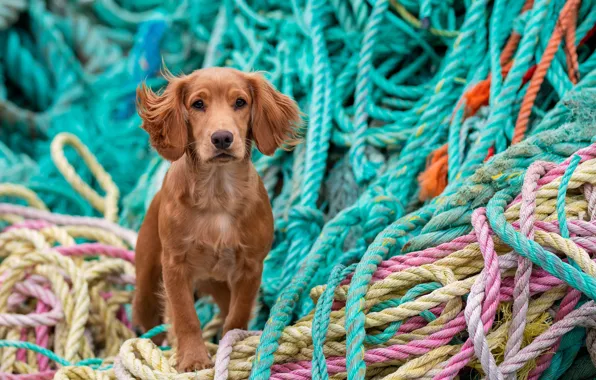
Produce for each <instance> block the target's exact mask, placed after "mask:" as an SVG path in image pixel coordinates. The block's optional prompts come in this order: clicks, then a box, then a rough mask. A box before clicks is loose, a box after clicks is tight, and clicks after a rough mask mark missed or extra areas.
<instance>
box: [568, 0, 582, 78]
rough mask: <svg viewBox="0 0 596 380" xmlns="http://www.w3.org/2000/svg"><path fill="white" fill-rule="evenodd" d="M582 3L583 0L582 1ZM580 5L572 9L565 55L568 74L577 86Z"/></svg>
mask: <svg viewBox="0 0 596 380" xmlns="http://www.w3.org/2000/svg"><path fill="white" fill-rule="evenodd" d="M580 3H581V0H580ZM578 10H579V4H578V5H577V6H575V7H573V8H572V9H571V15H570V16H569V18H570V20H569V21H568V23H567V27H566V28H565V47H566V49H565V53H566V57H567V72H568V73H569V79H571V83H573V84H577V82H578V79H579V78H578V77H579V62H578V59H577V47H576V46H575V38H576V36H575V27H576V23H577V12H578Z"/></svg>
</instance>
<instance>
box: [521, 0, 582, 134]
mask: <svg viewBox="0 0 596 380" xmlns="http://www.w3.org/2000/svg"><path fill="white" fill-rule="evenodd" d="M579 4H580V0H568V1H567V2H566V3H565V6H563V9H562V10H561V13H560V14H559V19H558V20H557V25H556V26H555V30H554V31H553V33H552V35H551V38H550V40H549V41H548V45H547V46H546V50H545V51H544V54H543V55H542V58H541V59H540V63H539V64H538V66H537V67H536V71H535V73H534V75H533V76H532V79H531V81H530V86H529V87H528V91H527V92H526V94H525V96H524V100H523V102H522V106H521V109H520V111H519V115H518V117H517V122H516V123H515V129H514V131H513V139H512V140H511V144H512V145H513V144H517V143H518V142H520V141H521V140H522V139H523V138H524V135H525V133H526V130H527V129H528V122H529V120H530V114H531V113H532V107H533V106H534V101H535V100H536V96H538V91H540V86H541V85H542V82H543V81H544V77H545V76H546V72H547V71H548V68H549V67H550V64H551V62H552V60H553V58H554V57H555V54H556V52H557V50H558V49H559V44H560V43H561V40H562V39H563V30H566V29H567V28H569V25H570V24H571V23H574V22H575V19H574V14H575V15H576V16H575V17H577V7H578V6H579ZM574 10H575V11H574ZM573 41H574V42H573V43H572V45H574V46H575V32H573ZM573 52H574V53H575V61H573V60H572V64H573V62H575V64H577V52H576V51H575V50H574V51H573Z"/></svg>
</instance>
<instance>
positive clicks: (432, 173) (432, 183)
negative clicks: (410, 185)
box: [418, 144, 448, 202]
mask: <svg viewBox="0 0 596 380" xmlns="http://www.w3.org/2000/svg"><path fill="white" fill-rule="evenodd" d="M447 159H448V156H447V144H444V145H443V146H441V147H440V148H439V149H437V150H435V151H434V152H432V153H431V159H430V163H429V164H428V165H427V167H426V170H425V171H423V172H422V173H420V175H419V176H418V182H419V183H420V194H419V195H418V197H419V198H420V200H421V201H423V202H424V201H425V200H427V199H431V198H434V197H436V196H437V195H439V194H441V193H442V192H443V190H445V187H447V168H448V166H447Z"/></svg>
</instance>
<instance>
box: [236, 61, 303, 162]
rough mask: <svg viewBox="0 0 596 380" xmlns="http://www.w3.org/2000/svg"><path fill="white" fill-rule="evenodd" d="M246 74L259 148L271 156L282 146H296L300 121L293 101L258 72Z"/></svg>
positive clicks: (253, 132)
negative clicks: (250, 92)
mask: <svg viewBox="0 0 596 380" xmlns="http://www.w3.org/2000/svg"><path fill="white" fill-rule="evenodd" d="M247 76H248V81H249V84H250V87H251V91H252V98H253V99H252V109H251V124H250V125H251V130H252V137H253V139H254V141H255V144H256V145H257V148H258V149H259V151H261V153H263V154H265V155H268V156H271V155H272V154H273V153H274V152H275V150H276V149H277V148H280V147H282V145H285V146H287V147H291V146H294V145H296V144H297V143H298V142H299V140H298V129H297V128H298V127H299V126H300V123H301V121H302V120H301V118H300V110H299V108H298V105H297V104H296V102H294V100H292V99H291V98H290V97H288V96H286V95H284V94H282V93H281V92H279V91H277V90H276V89H274V88H273V86H272V85H271V84H270V83H269V82H268V81H267V80H266V79H265V78H264V77H263V76H262V75H261V74H258V73H253V74H247Z"/></svg>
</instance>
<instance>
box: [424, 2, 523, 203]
mask: <svg viewBox="0 0 596 380" xmlns="http://www.w3.org/2000/svg"><path fill="white" fill-rule="evenodd" d="M533 5H534V0H526V2H525V3H524V6H523V8H522V11H521V12H522V13H523V12H526V11H527V10H529V9H531V8H532V6H533ZM520 40H521V36H520V35H519V34H518V33H516V32H513V33H511V35H510V36H509V38H508V39H507V43H506V44H505V46H504V47H503V51H502V52H501V57H500V61H501V66H503V67H502V69H501V70H502V73H503V76H504V77H505V76H507V74H508V73H509V70H510V69H511V66H512V65H513V61H511V58H512V57H513V55H514V54H515V52H516V50H517V47H518V45H519V42H520ZM528 80H529V79H528ZM490 85H491V77H490V75H489V76H488V77H487V78H486V79H485V80H482V81H480V82H478V83H477V84H476V85H475V86H473V87H472V88H470V89H469V90H468V91H466V93H465V94H464V95H463V98H462V100H463V101H465V103H466V110H465V111H466V112H465V117H469V116H473V115H475V114H476V112H478V110H479V109H480V108H481V107H482V106H486V105H488V101H489V98H490ZM459 105H461V102H460V104H458V107H459ZM447 150H448V145H447V144H445V145H443V146H441V147H440V148H438V149H437V150H435V151H433V152H432V153H431V155H430V157H431V159H430V163H429V164H428V165H427V168H426V170H425V171H424V172H422V173H421V174H420V175H419V177H418V182H419V184H420V195H419V198H420V200H421V201H425V200H427V199H430V198H433V197H436V196H437V195H439V194H441V193H442V192H443V190H445V187H447V170H448V158H449V156H448V154H447ZM493 155H494V148H492V147H491V148H490V149H489V151H488V152H487V156H486V158H485V160H488V159H489V158H490V157H492V156H493Z"/></svg>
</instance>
